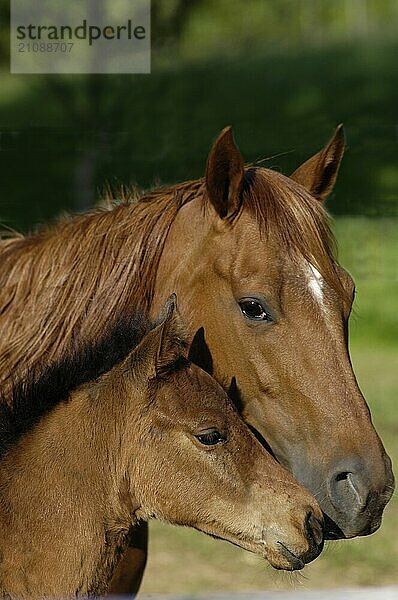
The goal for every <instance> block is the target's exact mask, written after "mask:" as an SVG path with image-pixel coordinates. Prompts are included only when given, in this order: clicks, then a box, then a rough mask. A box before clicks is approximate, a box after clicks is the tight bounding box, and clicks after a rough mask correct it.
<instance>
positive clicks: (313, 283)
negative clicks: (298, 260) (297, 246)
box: [308, 263, 323, 304]
mask: <svg viewBox="0 0 398 600" xmlns="http://www.w3.org/2000/svg"><path fill="white" fill-rule="evenodd" d="M308 267H309V269H308V271H309V278H308V287H309V288H310V290H311V292H312V293H313V295H314V296H315V298H316V299H317V300H318V302H320V303H321V304H322V302H323V279H322V275H321V274H320V272H319V271H318V269H316V268H315V267H314V265H311V264H310V263H309V264H308Z"/></svg>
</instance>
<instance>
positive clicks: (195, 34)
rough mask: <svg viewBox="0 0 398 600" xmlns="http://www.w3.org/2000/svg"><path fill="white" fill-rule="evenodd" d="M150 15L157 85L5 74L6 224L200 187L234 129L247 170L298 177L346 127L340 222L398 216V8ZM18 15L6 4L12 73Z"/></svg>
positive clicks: (289, 4)
mask: <svg viewBox="0 0 398 600" xmlns="http://www.w3.org/2000/svg"><path fill="white" fill-rule="evenodd" d="M151 8H152V13H151V16H152V42H153V43H152V46H153V60H152V74H151V75H137V76H129V75H112V76H111V75H109V76H106V75H103V76H101V75H88V76H84V75H81V76H60V75H51V76H47V75H42V76H40V75H26V76H24V75H9V74H7V73H3V74H2V75H1V86H0V89H1V92H0V162H1V163H2V171H3V173H4V174H5V175H4V176H3V177H2V178H1V191H0V220H2V221H3V222H6V223H8V224H10V225H11V226H17V227H22V228H26V227H28V226H29V225H30V224H31V223H34V222H36V221H40V220H46V219H48V218H49V217H50V216H52V215H54V214H56V213H58V212H59V211H60V209H61V208H67V209H73V210H81V209H84V208H86V207H87V206H89V205H90V204H92V203H93V202H94V201H95V198H96V197H97V195H98V188H100V187H101V186H102V185H103V184H104V182H105V180H109V181H110V182H111V183H117V182H127V183H130V182H133V183H138V185H140V186H143V187H147V186H149V185H152V184H153V183H154V182H156V181H161V182H165V183H167V182H173V181H178V180H182V179H186V178H192V177H198V176H200V175H201V174H202V172H203V165H204V162H205V159H206V154H207V151H208V148H209V146H210V144H211V142H212V140H213V139H214V137H215V136H216V135H217V133H218V131H219V130H220V129H221V128H222V127H224V126H225V125H226V124H233V125H234V127H235V131H236V135H237V140H238V143H239V145H240V146H241V149H242V152H243V154H244V156H245V159H246V160H256V159H259V158H263V157H266V156H276V155H279V154H282V155H281V156H278V157H275V158H273V159H271V160H270V161H269V162H268V163H265V164H269V165H270V166H272V167H276V168H280V169H282V170H284V171H285V172H287V173H288V172H290V171H291V170H293V169H294V168H295V166H296V165H297V164H298V163H299V162H300V161H302V160H304V159H305V158H306V157H308V156H309V155H310V154H311V153H312V152H314V151H316V150H317V149H318V148H319V147H321V145H322V144H323V143H324V142H325V141H326V139H327V137H328V136H329V135H330V134H331V132H332V129H333V128H334V126H335V125H336V124H337V123H339V122H341V121H344V122H345V123H346V126H347V132H348V153H347V157H346V159H345V162H344V165H343V169H342V173H341V177H340V179H339V183H338V188H337V193H336V197H335V198H334V199H333V203H332V206H331V208H332V210H333V212H335V213H336V214H344V213H354V214H367V215H377V214H386V215H397V214H398V207H397V188H398V165H397V162H396V146H397V130H396V106H397V100H398V98H397V91H398V72H397V69H396V58H397V51H398V43H397V41H396V36H395V37H394V35H393V34H394V32H395V33H397V23H398V3H397V2H396V1H395V0H335V1H334V2H328V1H322V2H319V0H218V1H217V2H214V1H211V0H152V5H151ZM8 10H9V7H8V1H7V0H0V16H1V28H2V29H1V31H2V35H1V41H0V53H1V59H0V60H1V62H2V64H3V66H4V65H6V64H7V62H8V44H9V39H8V31H7V27H8ZM5 23H6V25H5ZM7 68H8V67H7ZM285 152H287V154H286V155H284V153H285Z"/></svg>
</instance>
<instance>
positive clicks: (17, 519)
mask: <svg viewBox="0 0 398 600" xmlns="http://www.w3.org/2000/svg"><path fill="white" fill-rule="evenodd" d="M103 404H104V402H101V398H91V399H90V398H89V397H88V395H87V393H86V392H84V393H83V392H77V393H75V394H74V395H73V397H72V398H70V400H69V401H68V403H66V404H65V403H64V404H61V405H59V406H58V407H57V408H55V409H54V410H53V411H52V412H51V413H50V414H49V415H48V416H47V417H45V418H44V419H43V421H42V422H41V423H40V424H39V425H38V426H36V428H35V429H34V430H32V431H31V432H30V433H29V434H27V435H26V436H25V438H23V439H22V440H21V442H20V443H19V444H18V445H17V446H16V447H15V448H13V449H12V450H11V451H10V453H9V454H8V455H7V456H6V458H5V459H4V461H3V463H2V464H1V466H0V529H1V531H2V534H1V538H0V557H2V559H1V562H0V595H2V594H5V593H6V594H9V595H10V596H11V597H19V598H24V597H33V598H34V597H38V596H43V595H45V596H53V597H66V596H75V595H76V594H78V595H87V594H102V593H105V592H106V589H107V585H108V582H109V581H110V578H111V576H112V572H113V569H114V566H115V564H116V561H117V558H118V555H119V554H120V552H122V551H123V549H124V547H125V543H126V540H125V538H126V535H127V532H128V528H129V526H130V525H131V522H132V519H133V514H132V511H131V500H130V499H129V500H128V499H127V497H128V492H129V491H130V490H129V489H127V488H128V484H127V479H126V470H125V465H123V464H122V463H123V459H122V457H121V456H120V455H119V454H118V451H117V449H118V448H120V446H121V444H120V440H119V441H118V440H116V437H117V436H118V433H117V432H118V430H119V431H120V428H119V427H118V423H117V421H115V419H117V417H116V411H114V412H115V415H114V414H104V411H103V410H102V408H101V405H103ZM111 404H112V403H110V405H111ZM110 410H111V412H112V406H111V408H110ZM120 417H121V418H123V415H122V414H121V415H120ZM124 499H125V500H124Z"/></svg>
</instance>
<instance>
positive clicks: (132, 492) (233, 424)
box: [90, 302, 322, 570]
mask: <svg viewBox="0 0 398 600" xmlns="http://www.w3.org/2000/svg"><path fill="white" fill-rule="evenodd" d="M90 386H91V388H90V394H91V395H94V396H96V397H97V398H98V399H97V401H100V402H101V399H102V401H104V402H110V403H111V405H112V406H113V407H114V408H113V412H112V411H111V414H115V413H116V414H118V415H119V421H118V427H119V429H120V436H121V447H122V454H123V456H125V457H126V467H125V468H126V472H125V473H123V472H122V471H121V472H120V477H121V478H122V479H123V481H126V480H127V481H128V482H129V484H128V485H129V494H128V495H129V500H128V503H129V506H130V507H134V515H133V518H134V519H144V520H146V519H149V518H151V517H155V518H159V519H164V520H167V521H170V522H171V523H175V524H179V525H186V526H190V527H194V528H196V529H198V530H200V531H204V532H206V533H208V534H210V535H212V536H215V537H219V538H223V539H226V540H229V541H231V542H233V543H234V544H237V545H239V546H241V547H243V548H246V549H248V550H251V551H253V552H256V553H257V554H260V555H262V556H264V557H266V558H267V559H268V560H269V562H270V563H271V564H272V565H273V566H274V567H276V568H283V569H288V570H291V569H298V568H302V567H303V566H304V564H305V563H306V562H309V561H310V560H312V559H313V558H315V557H316V556H317V555H318V554H319V552H320V550H321V548H322V525H321V521H322V516H321V512H320V510H319V507H318V505H317V503H316V501H315V500H314V499H313V497H312V496H310V495H309V493H308V492H306V491H305V490H304V488H302V487H301V486H300V485H298V484H297V483H296V482H295V481H294V479H293V478H292V477H291V476H290V475H289V474H288V473H287V472H286V471H285V470H284V469H282V467H280V466H279V465H278V463H277V462H276V461H275V460H274V459H273V458H272V457H271V456H270V455H269V454H268V453H267V452H266V451H265V450H264V449H263V448H262V446H261V445H260V444H259V443H258V441H257V440H256V439H255V437H254V436H253V435H252V433H251V432H250V431H249V430H248V428H247V427H246V425H245V424H244V423H243V421H242V420H241V418H240V417H239V415H238V413H237V412H236V411H235V409H234V407H233V406H232V404H231V403H230V401H229V399H228V397H227V395H226V394H225V392H224V391H223V390H222V388H221V387H220V386H219V385H218V384H217V383H216V382H215V380H214V379H212V378H211V377H210V376H209V375H208V374H207V373H205V372H204V371H202V370H201V369H200V368H199V367H196V366H195V365H192V364H190V363H189V361H188V360H187V347H186V342H185V341H184V339H183V337H182V336H181V324H180V322H179V318H178V315H177V314H176V312H175V308H174V304H173V302H171V303H169V305H168V307H167V310H166V312H165V314H164V317H163V319H162V321H161V323H160V324H158V325H157V326H156V327H155V328H153V329H152V330H151V331H150V332H149V333H148V334H147V335H146V336H145V337H144V338H143V340H142V341H141V343H140V344H139V345H138V346H137V347H136V349H135V350H134V351H133V352H132V353H131V354H130V355H129V356H127V358H126V359H125V360H124V361H123V362H122V363H120V364H119V365H117V366H116V367H115V368H114V369H113V370H112V371H110V372H109V373H107V374H106V375H105V376H104V377H102V378H101V379H100V380H98V381H96V382H94V383H92V384H90ZM98 394H99V396H98ZM115 407H116V409H115ZM124 497H125V494H124Z"/></svg>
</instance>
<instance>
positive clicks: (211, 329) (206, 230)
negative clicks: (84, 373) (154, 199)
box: [157, 127, 394, 538]
mask: <svg viewBox="0 0 398 600" xmlns="http://www.w3.org/2000/svg"><path fill="white" fill-rule="evenodd" d="M343 149H344V138H343V132H342V129H341V127H340V128H338V129H337V131H336V133H335V135H334V137H333V138H332V140H331V141H330V142H329V143H328V144H327V145H326V146H325V148H323V149H322V150H321V151H320V152H319V153H318V154H316V155H315V156H314V157H312V158H311V159H309V160H308V161H307V162H306V163H304V164H303V165H302V166H301V167H300V168H298V169H297V170H296V171H295V172H294V173H293V175H292V176H291V177H285V176H283V175H281V174H280V173H277V172H275V171H272V170H269V169H265V168H259V167H245V166H244V164H243V160H242V157H241V155H240V152H239V150H238V149H237V147H236V146H235V144H234V141H233V138H232V134H231V130H230V129H225V130H224V131H223V132H222V133H221V135H220V136H219V138H218V139H217V141H216V142H215V144H214V146H213V148H212V150H211V152H210V155H209V157H208V161H207V169H206V176H205V181H204V184H203V187H202V190H201V191H202V193H197V195H196V197H195V198H194V199H193V200H191V201H189V202H187V203H186V204H185V205H184V206H183V207H182V208H181V209H180V211H179V213H178V215H177V219H176V221H175V223H174V225H173V228H172V229H171V231H170V233H169V237H168V240H167V242H166V247H165V252H164V254H163V257H162V261H161V263H160V267H159V274H158V282H157V285H158V292H159V295H160V293H161V292H162V291H163V293H168V292H169V290H170V289H175V290H177V291H178V294H179V297H180V310H181V312H182V314H183V316H184V318H185V319H186V321H187V322H188V323H189V326H190V333H191V335H192V336H194V334H195V332H196V335H195V337H194V340H193V346H192V357H193V358H194V360H195V361H196V362H198V364H201V365H202V366H203V367H204V368H206V369H207V370H208V371H209V372H210V373H211V374H213V375H214V376H215V378H216V379H217V380H218V381H220V382H221V383H222V384H223V385H224V387H226V388H228V387H229V386H231V392H232V394H233V396H234V398H235V400H236V403H237V406H238V407H239V410H240V411H241V414H242V416H243V418H244V420H245V421H246V422H247V423H248V424H249V425H251V426H252V427H253V428H254V429H255V430H257V432H259V434H260V435H261V436H262V437H263V438H264V439H265V440H266V443H267V444H268V445H269V447H270V448H271V449H272V452H273V453H274V454H275V456H276V458H277V459H278V460H279V461H280V462H281V463H282V464H283V465H284V466H286V467H287V468H288V469H289V470H290V471H291V472H292V473H293V474H294V476H295V477H296V478H297V479H298V481H300V482H301V483H302V484H304V485H305V486H306V487H307V488H308V489H309V490H310V491H311V492H312V493H313V494H314V495H315V496H316V498H317V499H318V501H319V503H320V505H321V508H322V509H323V511H324V512H325V513H326V515H327V516H328V517H329V519H328V521H327V522H328V527H327V535H328V536H330V537H332V538H333V537H352V536H356V535H366V534H369V533H372V532H373V531H375V530H376V529H377V528H378V527H379V525H380V522H381V515H382V512H383V509H384V507H385V505H386V503H387V502H388V500H389V498H390V496H391V494H392V490H393V484H394V480H393V475H392V471H391V463H390V460H389V458H388V456H387V454H386V453H385V451H384V448H383V446H382V443H381V441H380V439H379V437H378V435H377V433H376V431H375V429H374V428H373V425H372V422H371V418H370V414H369V409H368V407H367V405H366V402H365V400H364V398H363V396H362V394H361V392H360V390H359V388H358V385H357V382H356V379H355V376H354V373H353V370H352V366H351V363H350V358H349V353H348V336H347V331H348V318H349V315H350V310H351V304H352V301H353V296H354V283H353V280H352V278H351V277H350V275H349V274H348V273H347V272H346V271H345V270H344V269H343V268H341V267H340V266H339V265H338V264H337V262H336V260H335V258H334V256H333V251H332V246H333V243H332V235H331V233H330V230H329V226H328V220H327V215H326V212H325V209H324V206H323V201H324V199H325V198H326V197H327V195H328V194H329V192H330V190H331V189H332V187H333V184H334V181H335V178H336V174H337V170H338V167H339V164H340V160H341V157H342V154H343ZM179 248H181V250H179ZM173 255H174V256H178V260H174V259H173V258H172V256H173ZM231 383H232V385H231Z"/></svg>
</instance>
